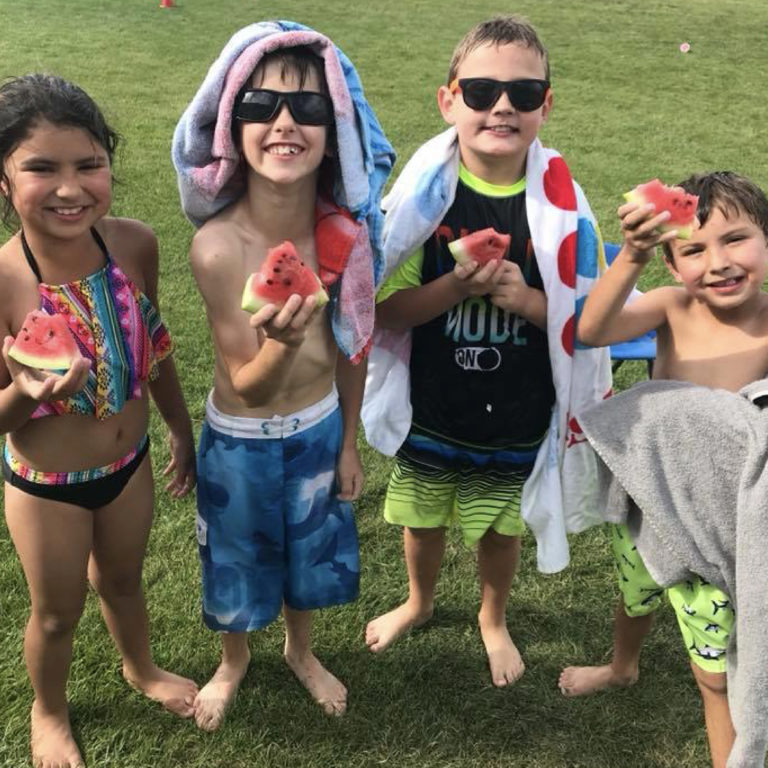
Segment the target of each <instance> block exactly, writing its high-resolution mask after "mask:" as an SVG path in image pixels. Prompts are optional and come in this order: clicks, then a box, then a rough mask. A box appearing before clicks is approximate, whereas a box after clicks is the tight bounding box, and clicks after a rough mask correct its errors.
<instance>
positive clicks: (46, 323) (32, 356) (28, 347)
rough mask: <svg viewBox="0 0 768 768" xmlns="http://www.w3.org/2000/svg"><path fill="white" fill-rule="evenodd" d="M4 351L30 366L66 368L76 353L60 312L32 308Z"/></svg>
mask: <svg viewBox="0 0 768 768" xmlns="http://www.w3.org/2000/svg"><path fill="white" fill-rule="evenodd" d="M8 354H9V356H10V357H12V358H13V359H14V360H16V362H18V363H21V364H22V365H27V366H29V367H30V368H43V369H46V370H66V369H67V368H69V367H70V366H71V365H72V363H73V361H74V360H75V359H76V358H77V357H78V356H79V354H80V353H79V352H78V349H77V343H76V342H75V337H74V336H73V335H72V333H71V331H70V330H69V327H68V326H67V321H66V320H65V319H64V318H63V317H62V316H61V315H49V314H46V313H45V312H41V311H40V310H39V309H33V310H32V311H31V312H30V313H29V314H28V315H27V316H26V317H25V318H24V323H23V324H22V326H21V330H20V331H19V332H18V333H17V334H16V340H15V341H14V342H13V346H12V347H11V349H10V351H9V352H8Z"/></svg>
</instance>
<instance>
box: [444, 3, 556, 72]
mask: <svg viewBox="0 0 768 768" xmlns="http://www.w3.org/2000/svg"><path fill="white" fill-rule="evenodd" d="M513 43H516V44H517V45H522V46H523V47H525V48H532V49H533V50H534V51H536V53H538V54H539V56H541V60H542V62H543V63H544V70H545V79H547V80H549V54H548V53H547V49H546V48H545V47H544V45H543V44H542V42H541V40H540V39H539V36H538V34H537V33H536V30H535V29H534V28H533V25H532V24H531V23H530V22H529V21H528V20H527V19H526V18H524V17H523V16H518V15H517V14H512V15H510V16H494V17H493V18H492V19H488V20H487V21H481V22H480V23H479V24H477V25H475V26H474V27H472V29H470V30H469V32H467V34H466V35H464V37H463V38H462V39H461V40H459V44H458V45H457V46H456V49H455V50H454V52H453V56H452V57H451V63H450V65H449V67H448V81H447V85H450V84H451V83H452V82H453V81H454V79H455V78H456V75H457V73H458V71H459V67H460V66H461V64H462V62H463V61H464V59H466V58H467V56H469V54H470V53H472V51H474V50H476V49H477V48H480V47H482V46H483V45H495V46H497V47H498V46H500V45H510V44H513Z"/></svg>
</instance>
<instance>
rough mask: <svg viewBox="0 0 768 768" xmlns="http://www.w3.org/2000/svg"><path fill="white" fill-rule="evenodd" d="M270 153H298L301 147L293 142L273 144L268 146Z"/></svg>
mask: <svg viewBox="0 0 768 768" xmlns="http://www.w3.org/2000/svg"><path fill="white" fill-rule="evenodd" d="M267 152H269V154H270V155H298V154H299V148H298V147H296V146H294V145H292V144H290V145H289V144H273V145H272V146H270V147H268V148H267Z"/></svg>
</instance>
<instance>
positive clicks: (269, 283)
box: [267, 278, 275, 285]
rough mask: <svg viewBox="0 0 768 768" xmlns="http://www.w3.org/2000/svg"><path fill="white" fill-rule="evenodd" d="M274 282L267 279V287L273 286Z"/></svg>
mask: <svg viewBox="0 0 768 768" xmlns="http://www.w3.org/2000/svg"><path fill="white" fill-rule="evenodd" d="M274 282H275V281H274V280H272V279H270V278H267V285H274Z"/></svg>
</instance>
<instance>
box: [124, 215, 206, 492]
mask: <svg viewBox="0 0 768 768" xmlns="http://www.w3.org/2000/svg"><path fill="white" fill-rule="evenodd" d="M123 226H125V227H129V228H130V230H135V231H132V235H133V244H134V246H136V250H135V251H134V253H135V254H136V256H137V257H138V258H137V261H138V262H139V267H140V268H141V272H142V275H143V278H144V293H145V295H146V296H147V298H148V299H149V300H150V301H151V302H152V305H153V306H154V307H156V308H157V307H158V306H159V305H158V298H157V281H158V248H157V238H156V237H155V235H154V233H153V232H152V231H151V230H150V229H149V228H148V227H145V226H144V225H142V224H140V223H139V222H127V221H126V222H124V223H123ZM149 392H150V394H151V395H152V399H153V400H154V402H155V405H156V406H157V410H158V411H159V412H160V416H161V417H162V419H163V421H164V422H165V424H166V426H167V427H168V442H169V445H170V451H171V459H170V461H169V462H168V465H167V466H166V468H165V469H164V470H163V476H164V477H167V476H168V475H172V477H171V479H170V480H169V481H168V483H167V484H166V486H165V490H166V491H170V493H171V496H173V497H174V498H180V497H181V496H185V495H186V494H187V493H189V491H191V490H192V489H193V488H194V487H195V483H196V482H197V481H196V475H195V439H194V436H193V434H192V421H191V420H190V418H189V411H188V410H187V404H186V402H185V401H184V393H183V392H182V389H181V384H180V382H179V377H178V375H177V373H176V365H175V364H174V362H173V358H172V357H170V356H169V357H166V358H165V359H164V360H162V361H161V362H160V363H159V364H158V376H157V377H156V378H155V379H153V380H151V381H150V382H149Z"/></svg>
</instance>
